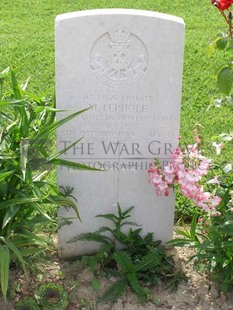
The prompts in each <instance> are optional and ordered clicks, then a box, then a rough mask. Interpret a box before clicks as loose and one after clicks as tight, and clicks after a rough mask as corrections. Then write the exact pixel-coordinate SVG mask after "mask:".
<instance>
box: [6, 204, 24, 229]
mask: <svg viewBox="0 0 233 310" xmlns="http://www.w3.org/2000/svg"><path fill="white" fill-rule="evenodd" d="M19 209H20V206H10V208H9V209H8V210H7V212H6V214H5V216H4V219H3V223H2V228H5V227H6V225H7V224H8V223H9V222H10V221H11V220H12V219H13V218H14V217H15V215H16V214H17V212H18V211H19Z"/></svg>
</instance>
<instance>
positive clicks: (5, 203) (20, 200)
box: [0, 197, 42, 210]
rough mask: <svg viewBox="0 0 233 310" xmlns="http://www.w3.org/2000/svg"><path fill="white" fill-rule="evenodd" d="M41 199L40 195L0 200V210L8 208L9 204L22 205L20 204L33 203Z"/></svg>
mask: <svg viewBox="0 0 233 310" xmlns="http://www.w3.org/2000/svg"><path fill="white" fill-rule="evenodd" d="M41 200H42V197H38V198H15V199H10V200H6V201H2V202H0V210H2V209H6V208H8V207H10V206H14V205H22V204H26V203H28V204H30V203H34V202H36V201H41Z"/></svg>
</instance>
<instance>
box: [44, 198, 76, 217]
mask: <svg viewBox="0 0 233 310" xmlns="http://www.w3.org/2000/svg"><path fill="white" fill-rule="evenodd" d="M49 199H50V200H51V202H52V203H55V204H57V205H58V206H60V207H70V208H72V209H73V210H74V212H75V213H76V215H77V217H78V219H79V220H80V222H81V218H80V215H79V212H78V209H77V206H76V204H75V203H74V202H73V201H72V200H71V199H69V198H67V197H64V196H53V197H49Z"/></svg>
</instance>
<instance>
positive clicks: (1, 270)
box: [0, 245, 10, 300]
mask: <svg viewBox="0 0 233 310" xmlns="http://www.w3.org/2000/svg"><path fill="white" fill-rule="evenodd" d="M9 268H10V251H9V249H8V247H7V246H5V245H0V277H1V289H2V294H3V297H4V299H5V300H6V294H7V289H8V283H9Z"/></svg>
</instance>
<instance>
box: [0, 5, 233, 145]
mask: <svg viewBox="0 0 233 310" xmlns="http://www.w3.org/2000/svg"><path fill="white" fill-rule="evenodd" d="M209 2H210V1H209V0H206V1H201V2H200V1H196V0H191V1H188V2H187V0H166V1H164V0H156V1H155V0H136V1H132V0H124V1H123V0H109V1H105V0H99V1H96V0H90V1H86V0H79V1H76V0H67V1H64V0H54V1H47V0H34V1H31V0H24V1H23V0H1V4H0V14H1V19H0V42H1V47H0V68H1V69H3V68H5V67H6V66H7V65H8V63H9V62H10V63H13V64H14V65H16V66H19V65H22V66H23V68H22V70H21V76H22V80H23V79H26V78H27V77H28V76H31V85H30V87H31V88H33V91H35V92H37V93H39V94H41V93H45V94H47V95H52V94H53V93H54V20H55V16H56V15H58V14H62V13H66V12H72V11H77V10H85V9H94V8H117V7H118V8H134V9H145V10H152V11H159V12H164V13H168V14H172V15H176V16H180V17H182V18H183V19H184V21H185V24H186V40H185V58H184V76H183V99H182V112H181V136H183V137H184V141H189V142H190V141H191V136H192V133H191V131H192V129H193V126H194V124H195V123H196V122H201V123H202V125H203V126H204V136H205V137H206V138H208V139H209V138H210V137H211V136H212V135H213V134H218V133H221V132H223V131H227V130H228V128H229V126H230V122H231V120H230V118H229V111H227V109H225V110H224V109H221V110H217V109H213V110H211V111H210V112H208V113H204V111H205V109H206V107H207V106H208V104H209V103H210V101H211V100H212V99H213V98H216V97H217V96H218V94H217V93H216V92H217V88H216V84H215V83H216V82H215V79H214V73H215V70H216V67H218V65H219V63H221V62H222V61H223V53H222V52H215V53H214V54H213V55H212V56H211V57H210V58H209V57H208V55H207V44H208V42H209V41H210V40H211V38H213V37H214V36H215V35H216V33H217V32H218V31H221V30H224V29H225V24H224V21H223V19H222V18H221V16H220V14H219V12H218V11H217V10H216V9H214V8H213V7H212V6H211V5H210V3H209ZM168 35H169V34H168Z"/></svg>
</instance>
